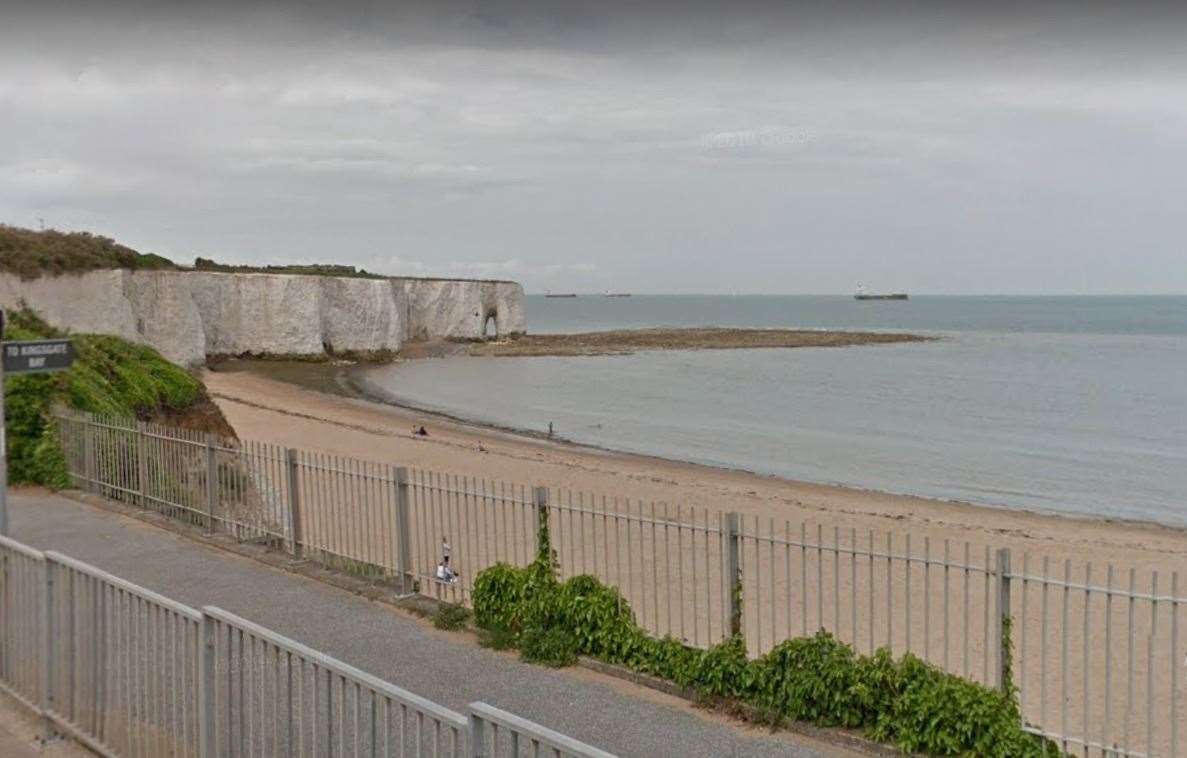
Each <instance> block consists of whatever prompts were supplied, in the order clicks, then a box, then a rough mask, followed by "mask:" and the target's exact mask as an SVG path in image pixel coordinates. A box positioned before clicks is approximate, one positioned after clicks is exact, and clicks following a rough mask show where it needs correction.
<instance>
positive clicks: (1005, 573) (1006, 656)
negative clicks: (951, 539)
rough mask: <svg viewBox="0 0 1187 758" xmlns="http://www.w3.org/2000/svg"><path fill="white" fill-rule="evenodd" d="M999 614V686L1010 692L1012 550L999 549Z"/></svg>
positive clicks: (997, 629) (997, 626)
mask: <svg viewBox="0 0 1187 758" xmlns="http://www.w3.org/2000/svg"><path fill="white" fill-rule="evenodd" d="M996 573H997V615H996V619H997V620H996V623H995V629H994V631H995V632H996V634H995V635H994V636H995V637H996V639H997V686H998V688H999V689H1001V691H1002V692H1009V691H1010V687H1011V686H1012V685H1013V682H1012V681H1011V676H1012V674H1011V671H1010V669H1011V668H1012V667H1011V665H1010V657H1011V655H1012V653H1013V651H1012V650H1010V647H1009V645H1010V640H1009V639H1008V638H1009V637H1010V634H1009V631H1008V630H1009V626H1010V620H1009V619H1010V550H1009V548H1004V547H1003V548H1001V549H999V550H998V551H997V570H996Z"/></svg>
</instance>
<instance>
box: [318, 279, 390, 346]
mask: <svg viewBox="0 0 1187 758" xmlns="http://www.w3.org/2000/svg"><path fill="white" fill-rule="evenodd" d="M307 278H309V277H307ZM318 278H320V279H321V332H322V344H323V347H324V348H325V349H326V350H327V351H328V352H333V353H341V352H344V351H351V352H376V351H381V350H382V351H391V352H395V351H397V350H399V349H400V344H401V343H402V342H403V341H404V315H405V314H404V310H405V309H404V308H402V307H401V304H400V302H399V301H398V298H397V297H396V292H395V290H394V289H393V287H392V283H391V282H390V281H389V280H386V279H350V278H346V277H329V276H323V277H318Z"/></svg>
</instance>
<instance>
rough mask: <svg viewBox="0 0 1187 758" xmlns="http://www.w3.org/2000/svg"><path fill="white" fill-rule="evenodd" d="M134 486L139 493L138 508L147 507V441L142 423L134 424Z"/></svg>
mask: <svg viewBox="0 0 1187 758" xmlns="http://www.w3.org/2000/svg"><path fill="white" fill-rule="evenodd" d="M136 485H137V489H138V490H139V491H140V507H141V508H147V507H148V441H147V434H146V433H145V430H144V422H142V421H137V422H136Z"/></svg>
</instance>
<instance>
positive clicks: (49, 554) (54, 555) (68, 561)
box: [45, 550, 202, 621]
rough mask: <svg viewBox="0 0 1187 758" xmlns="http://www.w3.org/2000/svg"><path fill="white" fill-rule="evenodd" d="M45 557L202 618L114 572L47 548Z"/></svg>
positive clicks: (187, 614) (196, 619)
mask: <svg viewBox="0 0 1187 758" xmlns="http://www.w3.org/2000/svg"><path fill="white" fill-rule="evenodd" d="M45 559H46V560H47V561H52V562H53V563H59V564H61V565H63V566H66V567H67V568H70V569H73V570H75V571H77V572H79V573H80V574H86V575H87V576H91V577H94V578H95V579H98V580H100V581H102V582H106V583H107V584H110V585H112V586H114V587H117V588H119V589H121V590H124V591H125V592H130V593H132V594H133V595H139V596H140V597H141V598H143V599H145V600H148V601H149V602H151V603H155V604H156V605H159V606H161V607H162V608H165V609H167V610H170V611H173V612H174V613H176V614H177V615H179V616H184V617H185V618H188V619H190V620H191V621H201V620H202V614H201V613H199V612H198V611H196V610H194V609H193V608H191V607H189V606H188V605H184V604H182V603H179V602H177V601H176V600H172V599H170V598H167V597H165V596H164V595H161V594H158V593H156V592H153V591H152V590H150V589H145V588H144V587H141V586H140V585H139V584H133V583H132V582H129V581H128V580H127V579H121V578H119V577H118V576H115V575H114V574H109V573H107V572H106V571H104V570H103V569H99V568H95V567H94V566H92V565H91V564H89V563H83V562H82V561H80V560H77V559H75V558H71V557H70V556H68V555H62V554H61V553H59V552H56V551H54V550H47V551H46V552H45Z"/></svg>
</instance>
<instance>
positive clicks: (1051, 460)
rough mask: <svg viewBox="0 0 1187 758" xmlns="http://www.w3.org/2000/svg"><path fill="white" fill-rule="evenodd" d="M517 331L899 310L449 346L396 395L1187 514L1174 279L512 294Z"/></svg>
mask: <svg viewBox="0 0 1187 758" xmlns="http://www.w3.org/2000/svg"><path fill="white" fill-rule="evenodd" d="M528 305H529V314H528V323H529V326H530V328H531V330H532V331H535V332H550V331H581V330H594V329H611V328H624V327H640V326H659V325H663V326H681V325H706V324H716V325H722V326H797V327H809V328H850V329H853V328H860V329H906V330H912V331H917V332H926V333H929V334H936V335H940V336H942V337H943V338H944V339H943V340H942V341H939V342H934V343H925V344H905V345H890V346H870V347H851V348H840V349H837V348H832V349H828V348H812V349H796V350H729V351H701V352H653V353H639V354H636V355H630V356H603V357H589V358H498V359H472V358H451V359H443V360H432V361H420V362H411V363H407V364H401V365H398V366H394V367H387V368H383V369H378V370H374V371H372V372H370V373H369V374H368V375H367V377H366V378H367V381H368V382H369V383H370V384H371V385H372V386H373V387H375V388H379V389H381V390H382V391H384V392H385V393H387V394H388V395H390V396H391V397H393V398H394V399H398V400H400V401H403V402H407V403H410V404H413V405H417V406H421V407H426V408H432V409H438V410H444V411H447V412H449V413H452V414H455V415H460V416H463V417H467V418H472V419H475V420H480V421H486V422H492V423H496V424H500V425H505V426H511V427H518V428H530V429H535V430H542V429H546V428H547V426H548V423H549V422H550V421H551V422H552V423H553V424H554V426H555V428H556V430H557V433H558V434H559V435H561V436H563V437H565V438H568V439H571V440H574V441H578V442H585V443H591V444H596V445H601V446H605V447H610V448H615V449H619V450H627V451H633V452H642V453H651V454H657V455H662V456H666V457H670V458H677V459H682V460H690V461H696V462H701V463H708V464H715V465H721V466H729V467H736V468H744V469H748V470H753V471H759V472H763V473H772V474H779V475H782V476H786V477H790V478H794V479H802V480H807V481H815V482H824V483H837V484H845V485H851V486H857V487H865V488H871V489H878V490H884V491H889V492H902V493H910V494H919V495H927V496H933V497H942V498H954V499H959V500H968V501H973V502H980V503H988V504H994V505H1003V506H1011V507H1021V508H1029V509H1037V510H1050V511H1062V512H1072V513H1080V514H1091V515H1097V516H1109V517H1121V518H1133V519H1148V520H1154V521H1160V522H1163V523H1169V524H1176V525H1185V524H1187V497H1185V494H1187V297H1146V298H1140V297H1139V298H1133V297H1075V298H1072V297H1068V298H1040V297H1026V298H1014V297H931V298H927V297H918V298H913V299H912V300H911V301H909V302H906V303H901V302H857V301H854V300H853V299H851V298H847V297H704V296H662V297H651V296H647V297H643V296H636V297H632V298H603V297H581V298H577V299H555V298H554V299H546V298H543V297H530V298H529V303H528Z"/></svg>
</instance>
